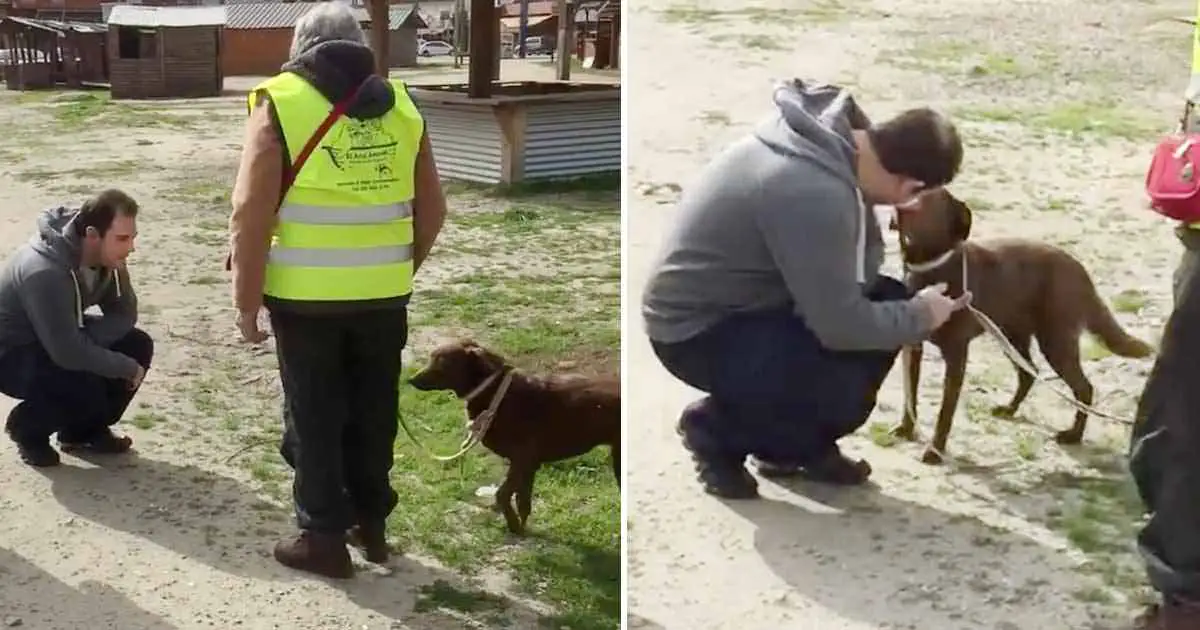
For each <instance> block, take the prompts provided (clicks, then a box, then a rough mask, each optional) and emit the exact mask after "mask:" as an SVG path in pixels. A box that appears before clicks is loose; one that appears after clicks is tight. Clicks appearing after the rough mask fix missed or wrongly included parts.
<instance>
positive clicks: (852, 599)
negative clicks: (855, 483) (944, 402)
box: [728, 482, 1075, 630]
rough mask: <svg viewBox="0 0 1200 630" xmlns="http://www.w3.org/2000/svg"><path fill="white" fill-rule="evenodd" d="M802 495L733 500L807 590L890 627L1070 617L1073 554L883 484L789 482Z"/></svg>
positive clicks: (782, 570)
mask: <svg viewBox="0 0 1200 630" xmlns="http://www.w3.org/2000/svg"><path fill="white" fill-rule="evenodd" d="M785 487H787V488H788V489H790V490H792V491H794V492H795V493H796V494H797V498H798V499H799V500H800V502H801V503H807V502H813V503H815V504H817V505H816V506H814V508H813V509H809V508H808V507H806V506H804V505H800V504H794V503H790V502H785V501H778V500H771V499H763V500H759V501H749V502H729V503H728V506H729V507H730V509H732V510H734V511H735V512H736V513H738V514H740V515H741V516H742V517H744V518H746V519H747V520H749V521H751V522H752V523H753V524H754V525H755V526H756V527H757V530H756V532H755V535H754V546H755V549H756V550H757V551H758V553H759V554H761V556H762V558H763V559H764V561H765V562H766V563H767V565H768V566H769V567H770V568H771V570H772V571H774V573H775V574H776V575H778V576H779V577H780V578H781V579H783V580H784V581H785V582H787V584H789V585H790V586H791V587H792V588H793V589H795V590H796V591H798V592H799V593H801V594H802V595H803V597H804V598H805V599H806V600H808V601H812V602H814V603H817V604H818V605H821V606H824V607H826V608H829V609H831V610H834V611H836V612H837V613H838V614H840V615H842V616H844V617H846V618H848V619H856V620H859V621H862V622H866V623H870V624H874V625H878V626H880V627H888V628H908V627H912V628H918V627H921V628H959V629H962V630H966V629H968V628H985V627H986V628H992V627H993V625H992V624H986V625H985V624H984V622H983V621H982V619H980V620H974V619H972V617H973V614H974V613H981V615H983V616H987V617H992V618H994V617H995V613H996V611H997V610H1009V611H1012V615H1011V617H1010V619H1011V622H1012V624H1014V625H1012V626H1010V628H1011V629H1016V628H1055V627H1063V626H1062V625H1061V624H1063V623H1064V622H1069V620H1068V618H1067V616H1068V613H1067V612H1065V611H1064V610H1063V602H1064V599H1066V600H1068V601H1069V598H1070V596H1071V594H1070V593H1063V592H1061V591H1059V590H1057V589H1056V587H1055V586H1051V581H1052V580H1053V578H1054V576H1056V575H1059V576H1061V575H1070V574H1072V573H1074V571H1075V567H1074V566H1073V565H1072V563H1071V561H1070V560H1069V559H1067V558H1064V557H1062V556H1061V555H1059V554H1058V553H1056V552H1054V551H1053V550H1049V549H1047V548H1045V547H1043V546H1041V545H1039V544H1037V543H1035V542H1034V541H1032V540H1030V539H1028V538H1026V537H1024V536H1021V535H1019V534H1016V533H1014V532H1010V531H1008V530H1004V529H1001V528H997V527H993V526H990V525H988V524H985V523H983V522H981V521H979V520H977V519H975V518H973V517H968V516H963V515H955V514H950V513H947V512H943V511H940V510H937V509H934V508H931V507H929V506H925V505H921V504H916V503H910V502H907V501H904V500H901V499H898V498H895V497H891V496H888V495H886V494H884V493H882V492H880V491H879V490H878V489H877V488H875V487H874V486H867V487H864V488H854V489H839V488H831V487H828V486H822V485H820V484H810V483H805V482H788V483H787V484H786V486H785Z"/></svg>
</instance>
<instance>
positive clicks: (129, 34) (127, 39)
mask: <svg viewBox="0 0 1200 630" xmlns="http://www.w3.org/2000/svg"><path fill="white" fill-rule="evenodd" d="M117 45H118V48H119V51H118V52H119V53H120V54H119V57H120V58H121V59H153V58H155V57H157V56H158V32H157V31H155V30H154V29H152V28H141V27H138V26H119V27H117Z"/></svg>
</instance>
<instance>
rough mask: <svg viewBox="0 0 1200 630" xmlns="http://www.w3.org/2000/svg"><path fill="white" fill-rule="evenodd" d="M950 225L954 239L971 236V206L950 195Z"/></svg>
mask: <svg viewBox="0 0 1200 630" xmlns="http://www.w3.org/2000/svg"><path fill="white" fill-rule="evenodd" d="M950 214H951V215H952V216H951V217H950V225H951V226H952V227H951V231H952V233H953V235H954V238H955V240H957V241H965V240H967V239H968V238H969V237H970V236H971V208H970V206H968V205H967V204H965V203H963V202H962V201H959V200H958V198H956V197H954V196H951V197H950Z"/></svg>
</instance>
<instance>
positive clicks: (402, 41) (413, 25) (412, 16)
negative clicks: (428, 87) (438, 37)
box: [388, 4, 429, 68]
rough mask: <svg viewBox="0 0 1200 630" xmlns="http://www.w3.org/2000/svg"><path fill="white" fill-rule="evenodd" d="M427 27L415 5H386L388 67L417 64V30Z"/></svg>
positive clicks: (408, 66)
mask: <svg viewBox="0 0 1200 630" xmlns="http://www.w3.org/2000/svg"><path fill="white" fill-rule="evenodd" d="M424 28H429V25H428V24H426V23H425V20H424V19H423V18H422V17H421V14H420V13H419V12H418V11H417V5H415V4H414V5H409V6H403V5H392V6H389V7H388V67H391V68H411V67H413V66H415V65H417V30H418V29H424Z"/></svg>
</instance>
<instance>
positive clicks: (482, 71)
mask: <svg viewBox="0 0 1200 630" xmlns="http://www.w3.org/2000/svg"><path fill="white" fill-rule="evenodd" d="M492 2H493V0H471V20H470V21H471V49H470V55H471V58H470V61H469V62H468V64H467V66H468V69H467V96H468V97H470V98H488V97H490V96H491V95H492V75H493V68H492V64H493V63H495V61H494V60H495V57H496V56H497V54H498V50H497V48H498V46H497V45H496V37H495V36H496V27H497V26H498V24H494V23H495V22H497V20H496V11H495V10H494V8H493V6H492Z"/></svg>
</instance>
